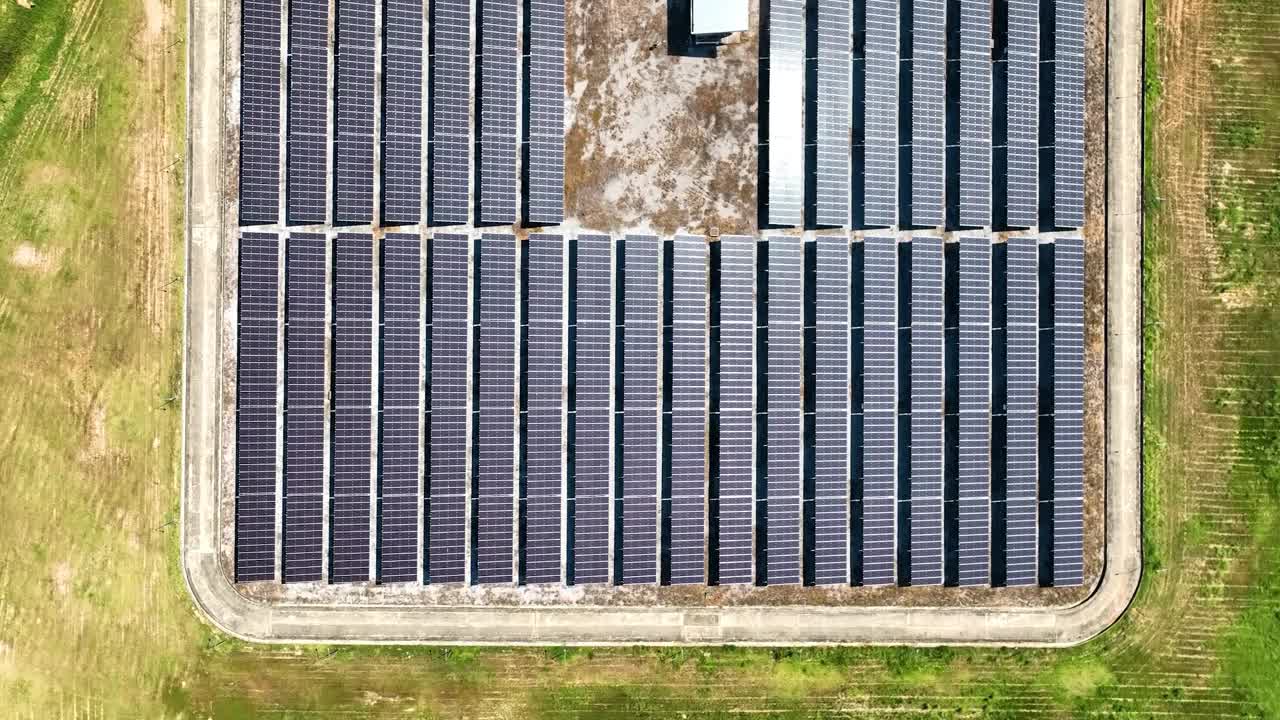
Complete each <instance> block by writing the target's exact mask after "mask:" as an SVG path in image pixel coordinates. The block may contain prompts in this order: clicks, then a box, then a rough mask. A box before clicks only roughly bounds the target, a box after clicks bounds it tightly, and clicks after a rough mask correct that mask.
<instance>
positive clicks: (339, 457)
mask: <svg viewBox="0 0 1280 720" xmlns="http://www.w3.org/2000/svg"><path fill="white" fill-rule="evenodd" d="M333 261H334V262H333V265H334V270H333V458H332V464H333V465H332V476H333V483H332V485H331V491H330V492H331V494H330V503H331V507H332V515H331V517H330V525H329V535H330V543H331V547H330V571H329V578H330V579H331V580H333V581H334V582H353V581H360V580H368V579H369V522H370V513H369V499H370V493H371V491H372V488H373V474H372V473H373V463H372V453H373V445H372V443H373V437H372V430H373V426H372V423H373V407H372V406H373V385H372V383H373V375H372V369H373V342H374V338H373V238H371V237H370V236H369V235H358V234H348V233H342V234H340V235H338V237H337V239H336V240H335V241H334V244H333Z"/></svg>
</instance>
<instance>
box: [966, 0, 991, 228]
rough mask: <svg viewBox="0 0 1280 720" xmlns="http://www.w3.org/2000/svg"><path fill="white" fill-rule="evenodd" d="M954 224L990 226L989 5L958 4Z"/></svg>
mask: <svg viewBox="0 0 1280 720" xmlns="http://www.w3.org/2000/svg"><path fill="white" fill-rule="evenodd" d="M960 224H961V225H963V226H965V227H985V226H987V225H990V224H991V2H990V0H960Z"/></svg>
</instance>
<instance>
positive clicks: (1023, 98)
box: [1006, 0, 1040, 227]
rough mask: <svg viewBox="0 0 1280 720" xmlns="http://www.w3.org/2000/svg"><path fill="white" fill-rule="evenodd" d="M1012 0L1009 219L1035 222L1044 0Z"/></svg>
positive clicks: (1024, 224) (1020, 224)
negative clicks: (1042, 9) (1041, 14)
mask: <svg viewBox="0 0 1280 720" xmlns="http://www.w3.org/2000/svg"><path fill="white" fill-rule="evenodd" d="M1008 2H1009V61H1008V66H1009V94H1008V105H1007V107H1006V113H1007V115H1006V117H1007V118H1008V129H1009V143H1008V161H1009V192H1008V216H1009V217H1008V221H1009V226H1010V227H1035V226H1036V222H1037V214H1036V213H1037V202H1038V200H1037V198H1038V187H1037V176H1038V172H1039V162H1040V157H1039V155H1040V135H1039V132H1040V124H1039V123H1040V108H1039V105H1038V100H1039V93H1040V76H1039V70H1040V2H1039V0H1008Z"/></svg>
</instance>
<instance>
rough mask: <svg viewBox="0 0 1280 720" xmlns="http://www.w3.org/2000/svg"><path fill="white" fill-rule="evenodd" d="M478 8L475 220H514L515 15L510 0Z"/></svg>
mask: <svg viewBox="0 0 1280 720" xmlns="http://www.w3.org/2000/svg"><path fill="white" fill-rule="evenodd" d="M478 7H479V9H480V28H479V43H480V49H479V53H478V55H479V57H478V59H477V63H478V64H479V68H480V82H479V83H478V87H479V92H480V99H479V102H477V104H476V106H477V109H478V113H479V115H480V120H479V131H478V132H479V135H480V138H479V140H480V152H479V155H480V158H479V162H480V188H479V191H480V198H479V200H480V221H481V222H484V223H493V224H511V223H513V222H515V220H516V136H517V131H516V102H517V98H516V60H517V57H518V55H517V52H518V51H517V48H516V23H517V20H516V13H517V11H519V9H520V4H519V3H517V2H513V1H512V0H478Z"/></svg>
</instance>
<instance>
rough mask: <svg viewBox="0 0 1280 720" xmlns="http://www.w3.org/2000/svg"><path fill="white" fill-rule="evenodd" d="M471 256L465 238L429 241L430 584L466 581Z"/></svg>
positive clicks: (428, 530) (452, 237)
mask: <svg viewBox="0 0 1280 720" xmlns="http://www.w3.org/2000/svg"><path fill="white" fill-rule="evenodd" d="M470 254H471V244H470V239H469V238H468V237H467V236H466V235H451V234H439V235H436V236H435V237H434V238H433V239H432V241H431V388H430V390H431V460H430V469H431V474H430V476H429V477H430V479H429V480H428V483H427V510H426V512H427V538H428V540H427V543H428V544H427V565H428V580H429V582H432V583H445V582H462V581H464V580H465V579H466V564H465V560H466V532H465V531H466V528H467V521H468V517H467V471H468V467H467V465H468V462H467V461H468V455H469V453H468V452H467V427H468V425H469V422H468V416H469V409H468V403H467V400H468V396H469V395H470V390H469V389H470V375H471V373H470V372H469V370H468V355H469V348H470V345H471V343H470V339H471V331H470V321H469V315H470V312H469V311H470V307H471V301H470V297H469V288H468V286H469V283H468V277H467V276H468V272H469V270H470V265H471V257H470Z"/></svg>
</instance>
